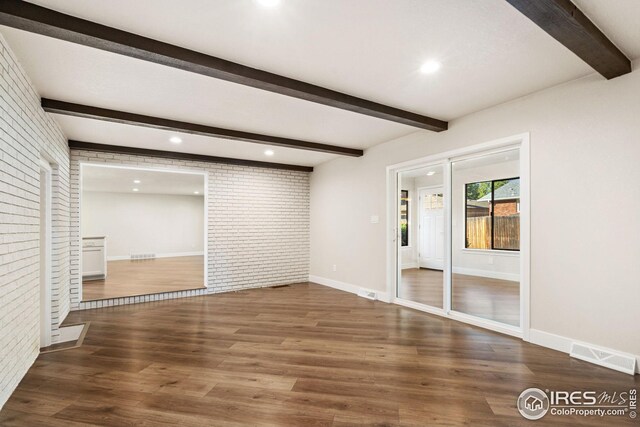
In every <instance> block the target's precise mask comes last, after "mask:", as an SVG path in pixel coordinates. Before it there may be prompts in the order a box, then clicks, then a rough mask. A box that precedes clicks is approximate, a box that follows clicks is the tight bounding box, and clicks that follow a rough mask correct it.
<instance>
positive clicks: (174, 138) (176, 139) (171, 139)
mask: <svg viewBox="0 0 640 427" xmlns="http://www.w3.org/2000/svg"><path fill="white" fill-rule="evenodd" d="M169 141H171V142H173V143H174V144H180V143H181V142H182V138H180V137H179V136H172V137H171V138H169Z"/></svg>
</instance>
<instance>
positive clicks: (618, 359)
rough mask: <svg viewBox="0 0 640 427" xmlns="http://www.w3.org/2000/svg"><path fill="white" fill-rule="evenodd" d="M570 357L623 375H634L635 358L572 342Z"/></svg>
mask: <svg viewBox="0 0 640 427" xmlns="http://www.w3.org/2000/svg"><path fill="white" fill-rule="evenodd" d="M570 354H571V357H575V358H576V359H580V360H584V361H586V362H591V363H595V364H596V365H600V366H604V367H605V368H610V369H615V370H616V371H620V372H624V373H625V374H629V375H635V372H636V358H635V357H633V356H630V355H628V354H623V353H619V352H614V351H612V350H608V349H607V350H605V349H602V348H597V347H594V346H592V345H587V344H582V343H577V342H574V343H572V344H571V353H570Z"/></svg>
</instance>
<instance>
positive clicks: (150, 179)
mask: <svg viewBox="0 0 640 427" xmlns="http://www.w3.org/2000/svg"><path fill="white" fill-rule="evenodd" d="M135 180H139V181H140V183H135V182H134V181H135ZM134 188H137V189H138V191H133V189H134ZM82 191H98V192H106V193H136V194H172V195H183V196H194V197H203V195H204V175H202V174H193V173H182V172H170V171H156V170H149V169H140V168H121V167H105V166H93V165H83V167H82ZM195 191H197V192H199V195H196V194H194V192H195Z"/></svg>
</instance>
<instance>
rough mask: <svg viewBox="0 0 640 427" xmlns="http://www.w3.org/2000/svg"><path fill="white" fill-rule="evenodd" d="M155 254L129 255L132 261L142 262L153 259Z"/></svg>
mask: <svg viewBox="0 0 640 427" xmlns="http://www.w3.org/2000/svg"><path fill="white" fill-rule="evenodd" d="M155 258H156V254H131V260H132V261H142V260H145V259H155Z"/></svg>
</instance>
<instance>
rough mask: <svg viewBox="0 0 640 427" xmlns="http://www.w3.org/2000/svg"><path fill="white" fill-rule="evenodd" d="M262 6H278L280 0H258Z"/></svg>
mask: <svg viewBox="0 0 640 427" xmlns="http://www.w3.org/2000/svg"><path fill="white" fill-rule="evenodd" d="M256 3H258V4H259V5H260V6H262V7H276V6H278V5H279V4H280V0H256Z"/></svg>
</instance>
